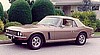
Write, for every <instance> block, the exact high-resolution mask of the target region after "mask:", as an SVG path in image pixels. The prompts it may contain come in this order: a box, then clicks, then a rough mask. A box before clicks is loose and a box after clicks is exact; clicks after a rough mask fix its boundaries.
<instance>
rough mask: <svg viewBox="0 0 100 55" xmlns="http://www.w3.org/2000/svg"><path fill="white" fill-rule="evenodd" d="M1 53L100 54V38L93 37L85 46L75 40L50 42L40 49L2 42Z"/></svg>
mask: <svg viewBox="0 0 100 55" xmlns="http://www.w3.org/2000/svg"><path fill="white" fill-rule="evenodd" d="M0 55H100V38H91V39H88V40H87V43H86V44H85V45H83V46H78V45H75V44H74V43H73V42H59V43H48V44H46V45H45V46H44V47H42V48H41V49H39V50H30V49H28V46H27V45H26V44H23V45H19V46H17V45H14V44H2V45H0Z"/></svg>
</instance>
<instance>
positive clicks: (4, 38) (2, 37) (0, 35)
mask: <svg viewBox="0 0 100 55" xmlns="http://www.w3.org/2000/svg"><path fill="white" fill-rule="evenodd" d="M0 40H9V39H8V38H7V36H5V35H4V34H0Z"/></svg>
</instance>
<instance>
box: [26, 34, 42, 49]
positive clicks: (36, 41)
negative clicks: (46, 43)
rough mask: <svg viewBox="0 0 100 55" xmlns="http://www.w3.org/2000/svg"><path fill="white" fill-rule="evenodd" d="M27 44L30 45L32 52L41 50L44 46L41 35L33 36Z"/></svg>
mask: <svg viewBox="0 0 100 55" xmlns="http://www.w3.org/2000/svg"><path fill="white" fill-rule="evenodd" d="M27 44H28V47H29V48H30V49H32V50H37V49H39V48H41V46H42V45H43V39H42V36H41V35H39V34H34V35H32V36H31V37H30V38H29V40H28V42H27Z"/></svg>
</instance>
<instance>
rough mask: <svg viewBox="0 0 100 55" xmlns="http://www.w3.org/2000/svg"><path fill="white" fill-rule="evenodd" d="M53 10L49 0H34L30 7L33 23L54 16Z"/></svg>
mask: <svg viewBox="0 0 100 55" xmlns="http://www.w3.org/2000/svg"><path fill="white" fill-rule="evenodd" d="M54 13H55V8H54V6H53V4H52V3H51V1H50V0H36V1H35V2H34V4H33V6H32V18H33V21H40V20H41V19H42V18H44V17H45V16H47V15H54Z"/></svg>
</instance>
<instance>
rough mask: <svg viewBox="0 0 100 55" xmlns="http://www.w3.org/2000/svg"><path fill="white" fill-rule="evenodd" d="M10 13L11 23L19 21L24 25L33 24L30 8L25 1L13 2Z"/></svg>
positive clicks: (17, 0)
mask: <svg viewBox="0 0 100 55" xmlns="http://www.w3.org/2000/svg"><path fill="white" fill-rule="evenodd" d="M8 13H9V14H8V16H9V21H11V22H14V21H17V22H20V23H22V24H30V23H31V22H32V14H31V10H30V6H29V4H28V3H27V2H26V1H25V0H16V1H15V2H13V3H12V5H11V7H10V9H9V12H8Z"/></svg>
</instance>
